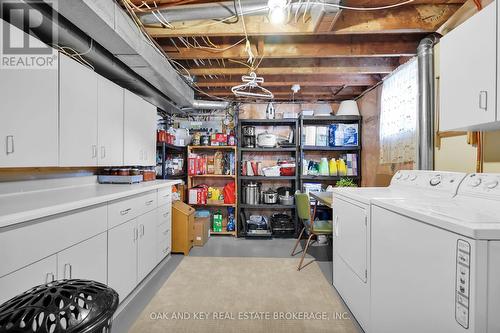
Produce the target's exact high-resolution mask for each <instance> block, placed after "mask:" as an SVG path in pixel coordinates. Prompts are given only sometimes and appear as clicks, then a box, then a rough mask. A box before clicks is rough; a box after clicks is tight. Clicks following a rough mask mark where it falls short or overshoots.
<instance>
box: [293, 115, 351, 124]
mask: <svg viewBox="0 0 500 333" xmlns="http://www.w3.org/2000/svg"><path fill="white" fill-rule="evenodd" d="M360 120H361V117H360V116H302V121H303V122H304V123H313V124H314V123H325V122H329V123H335V122H358V121H360Z"/></svg>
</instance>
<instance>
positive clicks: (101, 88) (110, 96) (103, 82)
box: [97, 77, 124, 166]
mask: <svg viewBox="0 0 500 333" xmlns="http://www.w3.org/2000/svg"><path fill="white" fill-rule="evenodd" d="M97 84H98V91H97V97H98V98H97V101H98V122H97V124H98V142H99V153H98V165H99V166H120V165H123V91H124V90H123V88H122V87H120V86H118V85H116V84H115V83H113V82H111V81H109V80H107V79H105V78H103V77H99V79H98V82H97Z"/></svg>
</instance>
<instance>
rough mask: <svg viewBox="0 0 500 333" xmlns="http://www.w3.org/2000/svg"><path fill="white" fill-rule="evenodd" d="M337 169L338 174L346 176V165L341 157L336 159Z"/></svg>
mask: <svg viewBox="0 0 500 333" xmlns="http://www.w3.org/2000/svg"><path fill="white" fill-rule="evenodd" d="M337 170H338V173H339V176H346V175H347V166H346V164H345V161H344V160H343V159H342V158H339V159H338V160H337Z"/></svg>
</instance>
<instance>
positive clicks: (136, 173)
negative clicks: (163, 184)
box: [129, 168, 141, 176]
mask: <svg viewBox="0 0 500 333" xmlns="http://www.w3.org/2000/svg"><path fill="white" fill-rule="evenodd" d="M129 172H130V175H131V176H139V175H140V174H141V171H140V170H139V169H137V168H132V169H130V171H129Z"/></svg>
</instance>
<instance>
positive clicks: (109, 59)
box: [0, 1, 229, 113]
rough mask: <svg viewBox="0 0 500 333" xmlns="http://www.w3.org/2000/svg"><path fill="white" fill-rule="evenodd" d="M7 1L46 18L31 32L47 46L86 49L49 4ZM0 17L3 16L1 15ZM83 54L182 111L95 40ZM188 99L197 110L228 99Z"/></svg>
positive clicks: (160, 103)
mask: <svg viewBox="0 0 500 333" xmlns="http://www.w3.org/2000/svg"><path fill="white" fill-rule="evenodd" d="M9 4H11V5H15V6H16V8H19V6H23V5H24V6H26V8H34V9H36V10H37V11H38V12H39V13H40V14H41V15H42V16H44V17H45V19H44V20H42V24H41V25H39V26H38V27H33V28H31V30H32V33H33V34H34V35H35V36H36V37H37V38H38V39H40V40H42V41H43V42H45V43H47V44H49V45H52V44H59V45H64V46H69V47H71V48H73V49H75V50H78V51H82V50H88V49H89V47H90V45H89V37H88V36H87V35H86V34H85V33H84V32H83V31H81V30H80V29H79V28H78V27H76V26H75V25H74V24H73V23H71V22H70V21H68V20H67V19H65V18H64V17H62V16H61V15H58V14H57V13H56V12H55V11H54V10H53V8H52V7H51V6H50V5H48V4H43V3H41V2H37V1H33V2H30V1H27V2H22V1H19V2H6V3H5V4H3V5H4V6H5V7H4V9H8V6H9ZM17 12H19V11H17ZM22 12H23V13H25V14H26V13H28V11H22ZM1 13H2V11H0V14H1ZM0 18H2V19H3V17H2V16H1V15H0ZM26 20H27V18H26ZM22 22H25V21H23V20H13V21H12V22H9V23H11V24H14V25H16V23H19V24H22ZM18 28H20V29H24V27H23V26H18ZM54 36H56V37H54ZM84 57H85V59H88V60H89V61H90V63H91V64H92V65H93V66H94V68H95V71H96V72H98V73H99V74H101V75H103V76H104V77H106V78H108V79H110V80H112V81H115V82H117V83H118V84H119V85H121V86H122V87H124V88H126V89H128V90H130V91H132V92H134V93H136V94H138V95H140V96H142V97H143V98H144V99H146V100H148V101H149V102H150V103H152V104H154V105H156V106H157V107H159V108H160V109H163V110H164V111H166V112H167V113H180V112H181V110H180V107H179V106H178V105H176V104H175V103H173V102H172V101H171V100H170V99H169V98H168V96H166V95H165V94H164V93H162V92H161V91H159V90H158V89H156V88H155V87H153V86H152V85H151V84H150V83H148V82H147V81H146V80H145V79H144V78H143V77H141V76H140V75H138V74H137V73H136V72H134V71H133V70H131V69H130V68H129V67H127V66H126V65H125V64H124V63H122V62H121V61H120V60H119V59H117V58H116V57H115V56H113V54H111V53H110V52H108V51H107V50H106V49H105V48H104V47H103V46H101V45H99V44H98V43H96V42H94V43H93V45H92V49H91V50H90V51H89V52H88V53H86V54H85V56H84ZM189 102H190V103H189V104H190V106H192V107H193V108H195V105H198V106H200V107H199V108H200V109H226V108H227V107H228V104H229V103H228V102H218V101H203V100H195V99H190V100H189Z"/></svg>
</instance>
